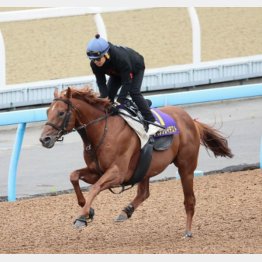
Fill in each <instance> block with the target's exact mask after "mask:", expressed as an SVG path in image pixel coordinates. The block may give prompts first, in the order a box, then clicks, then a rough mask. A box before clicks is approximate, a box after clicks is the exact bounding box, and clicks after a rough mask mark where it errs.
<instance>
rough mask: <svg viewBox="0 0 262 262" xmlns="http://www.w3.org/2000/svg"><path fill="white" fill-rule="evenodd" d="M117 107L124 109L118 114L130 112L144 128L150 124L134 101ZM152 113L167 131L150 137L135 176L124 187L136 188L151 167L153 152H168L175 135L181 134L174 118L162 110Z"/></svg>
mask: <svg viewBox="0 0 262 262" xmlns="http://www.w3.org/2000/svg"><path fill="white" fill-rule="evenodd" d="M147 102H148V104H149V105H150V106H151V104H152V103H151V101H150V100H147ZM117 107H118V109H122V110H121V111H120V110H118V113H119V114H120V115H121V114H122V115H123V114H124V113H123V110H124V111H126V112H128V114H129V115H130V117H131V118H132V119H135V120H134V121H138V122H140V123H141V124H142V125H143V126H144V128H145V127H146V126H148V123H146V122H145V120H144V118H143V116H142V114H141V113H140V111H139V109H138V107H137V106H136V104H135V103H134V102H133V101H131V100H126V102H125V103H124V104H120V105H118V106H117ZM151 112H152V113H153V115H154V117H155V119H156V121H157V122H158V123H159V124H161V125H162V126H164V127H165V129H163V130H160V131H158V132H157V133H156V134H154V135H153V136H150V137H149V139H148V141H147V142H146V144H145V145H144V146H143V147H142V148H141V151H140V158H139V161H138V165H137V167H136V170H135V171H134V175H133V176H132V178H131V179H130V180H129V181H128V182H126V183H124V184H122V187H125V186H130V185H131V186H134V185H135V184H136V183H138V182H140V181H141V180H142V179H143V177H144V175H145V174H146V172H147V170H148V168H149V166H150V163H151V160H152V152H153V150H155V151H164V150H167V149H168V148H169V147H170V145H171V144H172V142H173V139H174V135H176V134H178V133H179V130H178V128H177V125H176V123H175V121H174V119H173V118H171V117H170V116H169V115H167V114H165V113H163V112H162V111H161V110H159V109H156V108H154V109H152V108H151ZM124 115H125V114H124ZM145 130H146V129H145ZM135 131H136V130H135Z"/></svg>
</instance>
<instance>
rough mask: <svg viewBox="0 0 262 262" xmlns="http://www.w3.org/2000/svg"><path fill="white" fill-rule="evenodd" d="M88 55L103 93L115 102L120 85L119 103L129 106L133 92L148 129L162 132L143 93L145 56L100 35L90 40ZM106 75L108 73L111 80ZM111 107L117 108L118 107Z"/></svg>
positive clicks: (103, 95)
mask: <svg viewBox="0 0 262 262" xmlns="http://www.w3.org/2000/svg"><path fill="white" fill-rule="evenodd" d="M86 54H87V56H88V58H89V59H90V60H91V61H90V66H91V68H92V71H93V73H94V75H95V77H96V82H97V85H98V88H99V92H100V96H101V97H102V98H104V97H108V98H109V99H110V100H111V102H112V103H114V99H115V97H116V95H117V92H118V90H119V89H120V88H121V90H120V92H119V95H118V99H117V102H119V103H120V104H124V105H126V104H127V103H128V101H129V100H128V99H127V96H128V95H130V97H131V98H132V100H133V101H134V102H135V104H136V106H137V107H138V110H139V111H140V112H141V114H142V116H143V118H144V120H145V123H146V128H145V129H146V131H148V132H150V133H156V132H157V131H159V130H160V129H161V127H159V123H158V122H157V121H156V120H155V118H154V116H153V114H152V112H151V111H150V108H149V105H148V103H147V101H146V100H145V99H144V97H143V96H142V94H141V85H142V81H143V76H144V71H145V63H144V58H143V56H142V55H140V54H139V53H137V52H136V51H135V50H133V49H131V48H128V47H123V46H118V45H113V44H112V43H110V42H108V41H106V40H105V39H104V38H102V37H100V35H99V34H96V36H95V38H93V39H92V40H91V41H90V42H89V43H88V45H87V49H86ZM106 75H108V76H109V79H108V81H107V80H106ZM127 107H128V105H127ZM112 109H113V110H114V109H115V110H117V109H116V108H115V107H112ZM150 123H153V124H152V125H150Z"/></svg>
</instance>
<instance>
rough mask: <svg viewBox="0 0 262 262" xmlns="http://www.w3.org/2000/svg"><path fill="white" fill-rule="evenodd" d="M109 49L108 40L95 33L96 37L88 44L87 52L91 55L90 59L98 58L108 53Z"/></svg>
mask: <svg viewBox="0 0 262 262" xmlns="http://www.w3.org/2000/svg"><path fill="white" fill-rule="evenodd" d="M108 50H109V44H108V42H107V41H106V40H105V39H104V38H102V37H100V35H99V34H96V35H95V38H93V39H92V40H91V41H90V42H89V43H88V45H87V48H86V54H87V56H88V57H89V59H91V60H92V59H97V58H100V57H102V56H103V55H104V54H106V53H107V52H108Z"/></svg>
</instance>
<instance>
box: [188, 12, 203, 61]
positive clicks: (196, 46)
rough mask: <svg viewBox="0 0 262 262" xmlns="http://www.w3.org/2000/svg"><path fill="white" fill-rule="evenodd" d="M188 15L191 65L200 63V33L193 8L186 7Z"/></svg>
mask: <svg viewBox="0 0 262 262" xmlns="http://www.w3.org/2000/svg"><path fill="white" fill-rule="evenodd" d="M187 10H188V13H189V16H190V21H191V25H192V48H193V64H198V63H200V62H201V31H200V23H199V20H198V15H197V12H196V9H195V8H194V7H188V9H187Z"/></svg>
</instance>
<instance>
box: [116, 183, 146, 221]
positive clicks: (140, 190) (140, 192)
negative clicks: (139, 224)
mask: <svg viewBox="0 0 262 262" xmlns="http://www.w3.org/2000/svg"><path fill="white" fill-rule="evenodd" d="M148 197H149V178H146V179H144V180H143V181H142V182H140V183H138V185H137V194H136V197H135V198H134V199H133V201H132V202H130V204H129V205H127V206H126V207H125V208H124V209H123V210H122V212H121V213H120V215H119V216H118V217H117V218H116V219H115V221H116V222H123V221H125V220H127V219H128V218H130V217H131V216H132V214H133V213H134V211H135V209H137V207H138V206H139V205H140V204H141V203H142V202H144V201H145V200H146V199H147V198H148Z"/></svg>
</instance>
